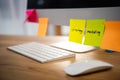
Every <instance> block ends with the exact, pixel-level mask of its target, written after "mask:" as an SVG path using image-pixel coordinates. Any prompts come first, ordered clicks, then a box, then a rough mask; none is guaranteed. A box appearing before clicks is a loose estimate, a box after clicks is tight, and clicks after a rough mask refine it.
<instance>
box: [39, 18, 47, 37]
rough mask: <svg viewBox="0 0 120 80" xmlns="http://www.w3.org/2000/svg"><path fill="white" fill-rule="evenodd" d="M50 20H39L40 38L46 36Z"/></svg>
mask: <svg viewBox="0 0 120 80" xmlns="http://www.w3.org/2000/svg"><path fill="white" fill-rule="evenodd" d="M47 26H48V18H39V27H38V33H37V35H38V36H46V33H47Z"/></svg>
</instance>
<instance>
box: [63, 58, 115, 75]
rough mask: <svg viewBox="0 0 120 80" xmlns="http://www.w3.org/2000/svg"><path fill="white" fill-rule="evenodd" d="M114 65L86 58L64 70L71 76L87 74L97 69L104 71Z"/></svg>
mask: <svg viewBox="0 0 120 80" xmlns="http://www.w3.org/2000/svg"><path fill="white" fill-rule="evenodd" d="M112 67H113V65H111V64H110V63H107V62H103V61H100V60H84V61H80V62H75V63H72V64H70V65H69V66H67V67H66V68H65V69H64V71H65V73H66V74H68V75H71V76H76V75H81V74H87V73H91V72H96V71H103V70H106V69H110V68H112Z"/></svg>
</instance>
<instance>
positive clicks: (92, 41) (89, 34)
mask: <svg viewBox="0 0 120 80" xmlns="http://www.w3.org/2000/svg"><path fill="white" fill-rule="evenodd" d="M104 21H105V20H104V19H98V20H87V24H86V34H85V41H84V44H85V45H91V46H100V45H101V41H102V37H103V33H104Z"/></svg>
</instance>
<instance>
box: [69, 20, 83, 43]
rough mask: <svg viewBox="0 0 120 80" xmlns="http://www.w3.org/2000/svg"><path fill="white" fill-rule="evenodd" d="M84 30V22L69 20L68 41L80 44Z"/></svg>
mask: <svg viewBox="0 0 120 80" xmlns="http://www.w3.org/2000/svg"><path fill="white" fill-rule="evenodd" d="M84 28H85V20H80V19H71V20H70V33H69V41H72V42H77V43H82V37H83V35H84Z"/></svg>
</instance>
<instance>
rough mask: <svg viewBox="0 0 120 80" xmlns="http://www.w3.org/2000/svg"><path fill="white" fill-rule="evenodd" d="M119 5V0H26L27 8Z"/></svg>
mask: <svg viewBox="0 0 120 80" xmlns="http://www.w3.org/2000/svg"><path fill="white" fill-rule="evenodd" d="M114 6H120V3H119V0H28V9H31V8H35V9H58V8H88V7H114Z"/></svg>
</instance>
